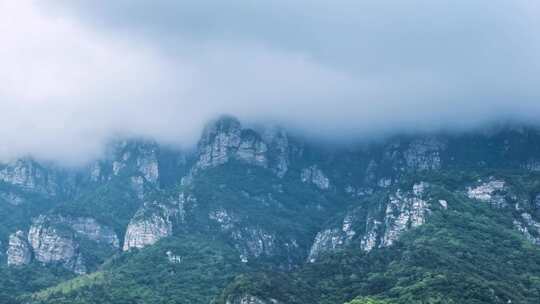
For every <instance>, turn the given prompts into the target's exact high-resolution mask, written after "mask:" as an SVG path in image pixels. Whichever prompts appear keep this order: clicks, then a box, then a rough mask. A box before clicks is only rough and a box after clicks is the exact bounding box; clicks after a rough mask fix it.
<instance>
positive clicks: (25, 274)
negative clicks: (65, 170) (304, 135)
mask: <svg viewBox="0 0 540 304" xmlns="http://www.w3.org/2000/svg"><path fill="white" fill-rule="evenodd" d="M244 135H245V136H256V134H252V133H249V134H244ZM514 135H515V134H514V133H512V134H510V135H508V134H505V135H503V136H501V137H495V138H494V139H493V138H492V139H490V140H484V139H479V138H478V137H475V136H471V137H467V136H465V137H461V138H459V139H458V138H453V137H447V138H446V139H447V140H448V141H449V144H448V149H447V150H445V152H444V153H443V154H442V155H441V158H442V159H443V160H444V161H445V163H446V164H451V165H449V166H448V167H444V168H442V169H440V170H425V171H414V170H413V171H407V170H405V169H403V167H400V166H404V164H403V163H399V162H398V163H397V164H396V163H394V162H393V161H392V160H391V159H390V160H389V159H387V158H386V157H387V155H386V154H385V153H383V151H382V150H381V149H382V148H381V147H375V148H373V149H371V150H369V149H367V148H366V149H360V150H358V149H356V150H355V149H352V150H351V151H343V152H340V153H338V154H334V152H333V151H324V150H320V149H319V150H317V149H311V148H309V147H302V148H301V149H303V154H302V156H301V157H300V156H298V155H299V154H295V155H296V156H295V155H292V156H291V159H293V160H294V162H293V161H291V164H290V167H289V168H288V174H287V175H285V176H284V177H282V178H280V177H278V176H276V174H275V172H272V171H271V170H269V169H268V168H263V167H258V166H253V165H247V164H246V163H242V162H239V161H236V160H231V161H229V162H227V163H226V164H223V165H220V166H218V167H215V168H207V169H205V170H204V172H199V173H198V174H196V175H194V176H192V178H193V180H192V182H191V183H190V184H180V183H179V182H178V181H179V179H180V177H181V176H185V175H186V174H187V171H188V169H187V168H189V165H186V163H182V165H181V166H180V170H178V171H175V170H176V168H178V167H174V164H176V163H177V162H178V159H176V155H174V154H173V153H172V152H167V153H169V154H167V153H165V154H166V155H165V156H164V157H165V160H164V162H162V163H161V164H160V166H165V167H164V168H162V169H163V172H165V173H164V175H163V180H161V181H160V183H161V185H162V187H161V188H157V187H154V186H155V185H151V186H150V187H149V188H148V189H145V194H144V199H141V197H140V196H138V195H137V193H136V191H135V190H134V188H133V184H132V183H131V179H130V178H131V177H132V174H135V173H133V172H131V171H129V170H131V169H130V167H129V166H128V169H126V171H125V172H123V173H122V174H120V175H118V176H114V177H111V178H110V179H108V180H107V181H106V182H104V183H98V182H88V181H87V182H88V184H84V185H82V186H80V187H79V190H78V191H79V192H77V193H76V195H73V196H71V197H70V198H69V199H64V198H63V197H62V196H61V197H60V198H57V197H55V199H54V200H51V197H47V196H46V195H42V194H38V193H31V192H25V191H22V190H21V189H20V188H17V187H12V186H10V185H6V184H2V183H0V192H2V191H3V192H6V193H7V192H10V191H13V192H15V193H17V194H18V195H19V196H20V197H22V198H25V199H26V200H27V201H26V202H25V203H24V204H21V205H13V204H9V203H7V202H3V201H0V217H1V218H2V220H1V221H0V242H1V244H0V245H1V246H0V247H2V249H3V251H4V252H5V250H6V248H7V246H6V245H7V242H8V240H7V236H8V235H9V234H10V233H13V232H15V231H16V230H18V229H21V230H24V231H27V230H28V227H29V225H30V223H31V220H32V218H33V217H36V216H37V215H39V214H47V215H52V214H59V215H62V216H67V217H73V218H76V217H92V218H94V219H96V221H97V222H99V223H101V224H104V225H107V226H110V227H112V228H113V229H114V231H115V232H116V234H117V235H118V237H119V239H120V240H122V239H123V237H124V234H125V231H126V226H127V225H128V223H129V222H130V220H131V219H132V218H133V216H134V214H135V213H136V212H137V210H140V209H139V208H141V206H143V203H144V202H154V201H156V202H159V203H162V204H168V205H171V206H172V207H174V208H176V207H178V205H175V204H179V201H180V199H179V197H180V195H182V196H184V198H186V197H188V196H190V195H193V197H194V198H196V199H194V200H193V201H189V200H187V199H186V200H185V202H184V204H183V205H182V207H181V208H182V212H183V216H184V218H182V219H180V217H176V218H174V219H173V221H175V222H174V225H173V236H171V237H168V238H165V239H162V240H161V241H159V242H158V243H156V244H154V245H152V246H148V247H146V248H144V249H142V250H137V249H133V250H131V251H129V252H122V251H121V250H119V249H115V248H112V247H110V246H104V244H99V243H96V242H92V241H89V240H86V239H84V238H82V237H81V238H82V239H79V237H80V236H77V246H79V247H78V249H80V250H81V252H84V254H85V256H84V259H85V265H86V266H87V267H88V269H89V271H90V273H89V274H87V275H82V276H75V275H74V274H73V273H70V272H69V271H67V270H64V269H63V268H61V265H48V266H43V265H40V264H39V263H38V262H36V261H35V260H34V261H33V262H32V263H31V264H30V265H27V266H21V267H11V268H8V267H6V266H5V264H6V263H5V262H6V261H5V260H6V258H5V257H6V255H5V254H4V252H2V253H0V260H1V262H2V266H0V303H8V304H12V303H13V304H21V303H25V304H33V303H36V304H53V303H54V304H57V303H60V304H62V303H65V304H67V303H74V304H90V303H91V304H97V303H114V304H128V303H129V304H131V303H141V304H142V303H158V304H161V303H166V304H172V303H195V304H197V303H212V304H225V303H227V302H228V301H229V302H230V301H231V299H232V300H235V301H236V300H238V299H240V298H241V297H242V296H245V295H249V296H254V297H257V298H259V299H262V300H264V301H267V302H268V301H269V300H271V301H270V302H268V303H279V304H343V303H347V304H425V303H426V304H432V303H433V304H435V303H441V304H446V303H448V304H458V303H459V304H461V303H467V304H468V303H471V304H488V303H489V304H508V303H523V304H537V303H540V247H538V246H535V245H533V244H532V243H531V242H529V241H527V240H526V238H525V237H524V235H523V234H522V233H520V232H519V231H517V230H516V228H515V224H514V222H513V221H514V220H516V219H522V214H523V213H524V212H527V214H529V215H530V216H532V217H534V219H535V220H537V221H538V220H539V219H540V207H538V206H539V205H537V204H536V205H535V203H533V202H534V200H535V198H536V196H537V195H539V194H540V173H538V172H536V173H535V172H532V171H530V170H524V168H523V166H522V164H523V163H525V162H526V161H527V160H528V159H529V158H530V154H531V153H537V152H540V151H539V149H540V148H538V147H540V142H538V138H536V137H534V138H533V140H532V141H531V143H532V145H533V146H534V147H532V148H531V149H529V151H525V150H524V149H525V148H526V147H527V146H528V145H531V143H528V144H527V143H526V141H525V143H524V141H520V140H518V141H515V142H514V141H513V140H510V141H509V144H510V145H511V147H510V148H508V149H506V148H504V149H503V148H501V149H494V148H493V147H499V145H503V144H505V142H506V140H507V138H508V137H509V136H510V137H511V136H514ZM539 138H540V137H539ZM406 141H407V140H405V141H404V142H406ZM453 141H455V142H453ZM463 145H467V149H461V146H463ZM406 147H407V146H406V145H405V144H401V145H396V146H395V147H394V146H392V148H391V149H394V150H391V151H392V153H403V151H404V150H405V149H406ZM126 149H134V150H135V149H137V148H136V147H128V148H126ZM299 149H300V148H299ZM492 150H493V151H494V152H493V153H490V151H492ZM396 151H397V152H396ZM392 153H390V154H392ZM385 155H386V156H385ZM295 157H297V158H296V159H295ZM506 158H509V160H508V161H507V159H506ZM372 159H374V160H376V162H377V163H378V166H379V167H378V168H377V169H376V170H375V169H374V171H373V172H372V173H373V174H366V172H367V171H369V170H368V168H369V167H370V162H371V160H372ZM191 161H193V160H191ZM314 163H315V164H317V166H318V168H321V169H322V170H323V171H324V172H325V173H326V175H327V176H328V177H329V178H330V180H331V187H329V188H328V189H324V190H323V189H320V188H317V187H316V186H315V185H314V184H311V183H309V182H302V181H301V179H300V176H301V170H302V169H304V168H307V167H309V166H311V165H312V164H314ZM479 164H480V165H479ZM131 165H133V164H131ZM167 166H168V167H167ZM396 168H397V169H396ZM137 174H138V173H137ZM368 175H369V176H368ZM385 177H388V178H392V179H393V182H392V183H391V184H390V185H386V186H384V185H383V186H380V185H378V181H380V179H381V178H385ZM489 179H500V180H504V181H505V185H506V186H505V189H504V190H498V191H499V192H500V193H497V194H500V195H502V196H504V197H505V202H506V203H507V205H506V206H505V207H496V206H494V205H493V204H490V203H489V202H480V201H477V200H473V199H470V198H468V197H467V195H466V192H467V189H468V187H471V186H474V185H476V184H478V183H481V182H482V181H486V180H489ZM419 182H427V183H428V184H429V185H430V186H429V187H428V190H426V191H428V196H429V200H430V201H429V204H430V206H429V216H428V217H427V222H426V223H424V224H423V225H422V226H420V227H418V228H414V229H411V230H409V231H407V232H405V233H403V234H402V235H401V236H400V238H399V240H398V241H396V242H395V243H394V244H393V245H392V246H390V247H385V248H375V249H373V250H372V251H370V252H364V251H363V250H362V249H361V248H360V238H359V237H358V236H362V235H363V234H364V233H365V232H366V231H367V230H368V228H367V225H366V219H367V217H368V216H373V214H376V215H377V214H383V215H384V214H386V213H385V212H387V209H386V205H385V204H386V202H387V200H388V198H389V196H391V195H393V194H395V193H398V192H397V191H399V190H403V192H402V193H405V192H407V191H410V190H411V189H413V185H415V184H418V183H419ZM349 185H353V186H355V187H356V189H355V190H359V189H363V190H365V189H368V188H369V189H370V190H371V191H365V192H362V194H358V193H351V192H348V191H347V190H346V189H347V187H348V186H349ZM145 186H148V185H145ZM407 189H408V190H407ZM439 200H444V201H445V202H447V206H445V207H443V205H441V204H440V202H439ZM150 205H151V204H150ZM151 206H154V205H151ZM154 207H155V206H154ZM155 208H157V209H159V208H160V207H155ZM154 211H156V210H154V209H152V207H148V209H144V212H142V213H141V217H146V216H148V217H150V216H152V215H153V212H154ZM215 212H222V215H223V214H226V218H225V217H224V218H223V219H222V221H218V220H216V219H215V218H214V219H212V218H211V216H212V215H213V214H215ZM345 214H354V215H355V216H356V217H357V220H356V222H353V223H352V224H351V225H352V226H351V227H353V229H354V231H355V234H356V238H354V239H352V241H351V243H348V244H347V246H345V247H343V248H342V247H340V248H339V249H338V250H336V251H334V252H330V253H326V255H323V256H321V257H317V259H316V261H315V262H313V263H310V262H307V259H306V258H307V255H308V252H309V251H310V247H311V245H312V244H313V242H314V238H315V236H316V234H317V233H318V232H320V231H323V229H326V228H336V227H337V229H338V232H339V231H341V229H343V228H342V227H343V225H344V215H345ZM224 226H226V227H225V228H224ZM54 227H55V228H57V229H59V230H58V231H57V232H59V233H61V232H62V231H61V228H62V227H61V226H54ZM68 228H69V227H68ZM25 229H26V230H25ZM70 229H72V228H69V229H67V230H66V231H67V232H66V233H72V231H71V230H70ZM250 232H255V233H254V234H250ZM262 232H264V233H265V235H264V237H268V239H269V240H271V241H270V242H271V243H272V244H275V245H276V248H271V249H272V250H274V251H273V252H271V254H267V253H266V252H265V251H264V250H263V249H265V248H264V246H266V245H267V244H262V241H261V240H262V239H263V237H261V234H262ZM529 232H530V234H531V235H532V236H533V237H536V236H538V233H537V232H536V231H534V230H532V229H531V231H529ZM259 233H261V234H259ZM235 237H236V238H235ZM250 242H251V243H250ZM246 243H248V245H249V246H252V247H256V248H255V249H259V247H261V248H262V249H261V250H260V252H259V253H258V254H259V255H258V256H257V257H256V258H255V257H253V256H250V257H249V261H247V262H246V261H244V262H241V261H242V259H241V251H242V250H243V249H245V247H242V246H246ZM261 244H262V245H261ZM283 244H285V245H283ZM279 246H282V247H281V248H279ZM287 246H291V247H290V248H293V249H291V250H290V251H289V247H287ZM337 247H339V246H337ZM272 301H277V302H272ZM233 304H238V302H233Z"/></svg>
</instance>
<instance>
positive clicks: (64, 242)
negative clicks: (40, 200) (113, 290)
mask: <svg viewBox="0 0 540 304" xmlns="http://www.w3.org/2000/svg"><path fill="white" fill-rule="evenodd" d="M81 240H89V241H92V242H95V243H97V244H100V245H103V246H106V247H108V248H111V249H113V250H114V249H117V248H118V247H119V240H118V237H117V236H116V234H115V233H114V231H113V230H112V229H111V228H109V227H107V226H104V225H101V224H99V223H98V222H97V221H96V220H95V219H93V218H87V217H76V218H72V217H65V216H60V215H49V216H45V215H41V216H39V217H37V218H36V219H34V220H33V221H32V225H31V226H30V229H29V231H28V236H27V237H26V234H25V233H24V232H23V231H17V232H16V233H14V234H12V235H11V236H10V242H9V248H8V251H7V255H8V265H10V266H16V265H24V264H28V263H30V262H31V261H32V260H35V261H37V262H40V263H43V264H58V265H62V266H63V267H65V268H67V269H69V270H71V271H73V272H75V273H77V274H84V273H86V272H87V266H86V265H85V261H84V260H85V259H84V254H85V253H84V252H83V250H82V249H81V248H80V242H81Z"/></svg>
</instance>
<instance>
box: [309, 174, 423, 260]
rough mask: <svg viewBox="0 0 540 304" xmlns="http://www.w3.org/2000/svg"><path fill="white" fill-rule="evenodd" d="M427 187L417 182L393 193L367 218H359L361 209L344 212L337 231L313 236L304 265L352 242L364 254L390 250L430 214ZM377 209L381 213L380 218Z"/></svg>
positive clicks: (324, 231) (326, 231)
mask: <svg viewBox="0 0 540 304" xmlns="http://www.w3.org/2000/svg"><path fill="white" fill-rule="evenodd" d="M428 187H429V185H428V184H427V183H423V182H421V183H417V184H415V185H414V186H413V188H412V189H411V190H408V191H405V190H402V189H397V190H396V191H395V192H394V193H392V194H390V195H389V196H388V198H387V199H386V201H385V202H384V203H383V204H381V205H379V206H376V207H375V209H373V210H370V211H368V215H367V217H364V216H362V214H363V213H364V212H363V211H362V207H360V208H359V209H355V210H352V211H350V212H348V213H347V214H346V215H345V217H344V218H343V220H342V221H341V226H340V227H334V228H327V229H325V230H323V231H321V232H319V233H318V234H317V236H316V237H315V240H314V242H313V245H312V247H311V250H310V253H309V256H308V261H310V262H315V261H316V260H317V258H318V257H319V256H320V255H322V254H324V253H327V252H331V251H335V250H339V249H343V248H344V247H346V246H348V245H350V244H351V243H352V242H353V241H356V240H358V241H360V247H361V249H362V250H364V251H370V250H372V249H373V248H376V247H386V246H391V245H392V244H393V243H394V242H395V241H396V240H397V239H398V238H399V236H400V235H401V234H402V233H403V232H405V231H407V230H408V229H412V228H415V227H419V226H421V225H422V224H424V223H425V221H426V219H427V217H428V215H429V213H430V209H429V207H430V206H429V203H428V201H427V198H426V189H427V188H428ZM379 209H382V210H384V212H383V213H382V216H381V215H379V214H381V212H379V211H378V210H379ZM362 231H363V233H361V232H362Z"/></svg>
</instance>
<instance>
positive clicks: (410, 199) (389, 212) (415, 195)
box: [366, 183, 429, 249]
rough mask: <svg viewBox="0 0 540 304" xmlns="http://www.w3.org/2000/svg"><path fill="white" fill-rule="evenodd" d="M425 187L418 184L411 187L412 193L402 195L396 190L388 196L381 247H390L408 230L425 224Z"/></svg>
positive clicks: (427, 210)
mask: <svg viewBox="0 0 540 304" xmlns="http://www.w3.org/2000/svg"><path fill="white" fill-rule="evenodd" d="M427 186H428V185H427V184H426V183H418V184H415V185H414V186H413V191H412V193H411V192H409V193H404V192H403V191H401V190H400V189H398V190H397V191H396V193H394V194H392V195H391V196H390V200H389V202H388V204H387V205H386V212H385V218H384V230H385V231H384V235H383V236H382V239H381V243H380V246H381V247H385V246H390V245H392V243H393V242H394V241H396V240H397V239H398V238H399V236H400V234H401V233H403V232H404V231H406V230H407V229H408V228H415V227H418V226H420V225H422V224H424V223H425V221H426V217H427V215H428V213H429V208H428V207H429V205H428V203H427V202H426V201H425V200H424V199H423V195H424V193H425V190H426V187H427ZM366 249H367V248H366Z"/></svg>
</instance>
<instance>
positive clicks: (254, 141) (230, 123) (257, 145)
mask: <svg viewBox="0 0 540 304" xmlns="http://www.w3.org/2000/svg"><path fill="white" fill-rule="evenodd" d="M267 151H268V146H267V145H266V143H265V142H264V141H263V140H262V138H261V137H260V136H259V135H258V134H257V133H256V132H255V131H252V130H243V129H242V126H241V124H240V122H239V121H238V120H236V119H234V118H230V117H227V118H222V119H220V120H218V121H216V122H215V123H213V124H210V125H209V126H207V128H206V130H205V131H204V133H203V136H202V138H201V140H200V142H199V156H198V161H197V163H196V164H195V167H194V168H195V170H201V169H206V168H211V167H216V166H219V165H222V164H224V163H226V162H228V161H229V160H231V159H236V160H240V161H244V162H246V163H249V164H252V165H257V166H261V167H266V166H267V165H268V159H267V155H266V152H267Z"/></svg>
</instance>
